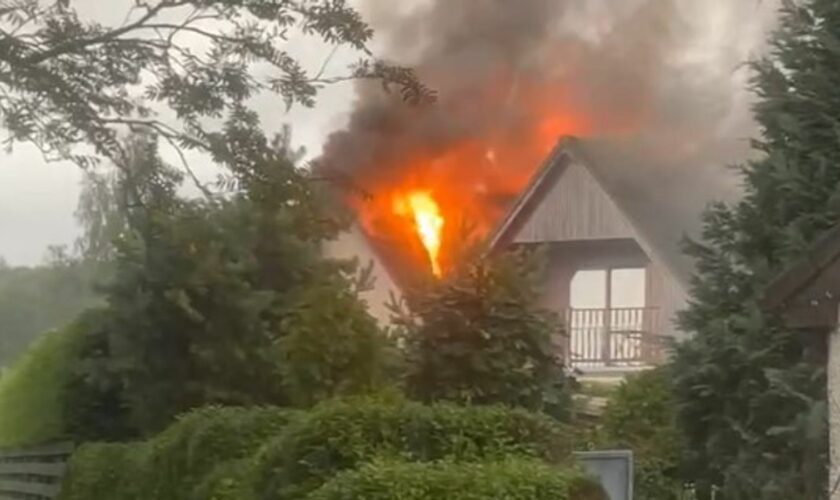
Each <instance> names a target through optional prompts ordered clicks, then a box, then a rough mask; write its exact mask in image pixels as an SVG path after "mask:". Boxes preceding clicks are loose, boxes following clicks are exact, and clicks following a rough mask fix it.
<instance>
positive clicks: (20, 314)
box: [0, 252, 98, 368]
mask: <svg viewBox="0 0 840 500" xmlns="http://www.w3.org/2000/svg"><path fill="white" fill-rule="evenodd" d="M53 257H54V258H50V259H49V260H48V261H47V262H46V263H45V264H44V265H41V266H38V267H31V268H21V267H8V266H5V267H4V266H0V368H2V367H4V366H6V367H8V366H9V365H11V364H12V362H13V361H14V360H15V359H16V358H17V357H18V356H19V355H21V354H22V353H23V352H24V350H25V349H26V348H27V347H29V345H30V344H31V343H32V342H34V341H35V340H36V339H38V337H39V336H40V335H41V334H42V333H45V332H47V331H48V330H51V329H54V328H61V327H63V326H64V325H66V324H67V323H69V322H71V321H72V320H73V319H74V318H75V317H76V316H77V315H78V314H79V313H80V312H81V311H83V310H84V309H86V308H88V307H91V306H93V305H96V303H97V298H96V295H95V293H94V285H95V283H96V281H97V279H98V277H97V271H96V269H95V267H94V266H91V265H89V264H87V263H85V262H81V261H77V260H74V259H68V258H65V257H62V256H61V255H60V253H59V252H54V253H53Z"/></svg>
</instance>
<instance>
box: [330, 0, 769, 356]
mask: <svg viewBox="0 0 840 500" xmlns="http://www.w3.org/2000/svg"><path fill="white" fill-rule="evenodd" d="M360 2H361V3H362V4H363V5H364V6H365V8H366V11H367V12H366V13H367V14H369V16H370V18H371V19H372V20H373V23H374V27H375V28H376V33H377V37H378V42H379V45H381V46H382V48H383V53H384V54H386V56H387V57H393V58H394V60H398V61H400V62H402V63H405V64H408V65H411V66H412V67H414V68H416V69H417V71H418V74H419V75H420V77H421V78H422V79H423V80H424V82H425V83H427V84H428V85H429V86H430V87H432V88H434V89H436V90H437V91H438V95H439V99H438V101H437V102H436V103H434V104H433V105H429V106H420V107H416V106H406V105H405V103H403V102H402V101H401V99H400V97H399V96H394V95H390V94H388V93H386V92H382V89H381V88H380V87H379V86H376V85H372V84H370V82H360V83H359V84H358V86H357V91H356V101H355V103H354V106H353V110H352V112H351V113H350V114H349V116H348V117H347V123H346V124H345V126H344V127H343V128H342V129H341V130H339V131H337V132H335V133H333V134H332V135H331V136H330V137H329V139H328V140H327V142H326V144H325V146H324V149H323V152H322V154H321V157H320V158H319V160H318V164H319V165H320V166H319V168H320V169H323V170H325V171H326V173H328V174H331V175H336V176H337V177H340V178H342V179H349V180H350V181H352V184H353V185H357V186H359V187H361V189H363V190H364V191H365V192H366V193H369V194H370V195H371V196H369V197H368V196H365V197H362V196H348V197H347V199H346V200H345V202H346V204H347V206H348V207H349V208H350V210H352V212H353V213H354V215H355V216H356V224H355V225H354V226H353V229H352V230H351V231H350V232H348V233H346V234H344V235H343V236H342V237H341V238H340V239H339V240H338V241H335V242H332V244H330V245H329V248H328V249H327V251H328V253H329V254H330V255H334V256H342V257H348V256H357V257H359V258H360V260H361V261H362V262H369V261H370V262H373V264H374V267H373V269H374V277H375V278H376V285H375V286H374V288H373V290H371V291H369V292H368V293H367V294H366V297H365V298H366V300H367V301H368V303H369V305H370V307H371V311H372V312H373V313H374V314H375V315H376V316H377V317H378V318H380V319H381V320H382V321H387V318H388V311H387V308H385V306H384V304H385V303H386V302H387V301H388V300H389V298H390V294H391V292H394V293H397V294H398V293H399V291H400V290H401V289H402V288H403V287H404V285H405V283H407V282H409V281H410V279H411V273H412V272H414V271H416V270H417V269H418V268H422V269H423V270H424V271H425V272H426V273H429V274H431V273H433V274H437V275H446V273H447V271H448V270H449V269H451V268H452V266H453V265H454V263H455V262H456V261H457V258H458V253H459V251H460V247H461V246H463V242H464V241H466V240H472V241H483V242H485V243H486V244H487V245H489V246H490V247H491V248H492V249H495V250H503V249H506V248H511V247H515V246H533V245H542V246H545V247H547V249H548V253H549V256H550V269H549V272H547V273H546V276H545V279H544V281H545V282H544V283H542V284H541V285H542V289H543V290H544V293H543V302H544V304H543V305H544V306H546V307H548V308H551V309H553V310H555V311H558V312H560V313H561V314H562V315H563V316H564V317H565V318H566V323H567V328H568V330H569V336H568V345H567V346H566V347H567V349H566V351H567V353H568V355H569V357H570V359H571V361H572V363H573V364H575V365H577V366H578V367H581V368H587V369H594V370H602V369H606V370H612V369H618V370H629V369H636V368H637V367H643V366H647V365H650V364H653V363H656V362H657V361H658V359H659V358H660V356H661V351H660V349H658V348H657V346H658V344H659V340H660V339H661V338H669V337H670V338H674V337H679V336H680V335H682V333H681V332H679V331H678V329H677V328H676V327H675V326H674V322H673V320H674V316H675V313H676V311H678V310H679V309H680V308H681V307H682V305H683V304H684V302H685V300H686V288H687V283H688V280H689V276H690V274H691V269H690V264H688V263H687V262H686V259H685V258H684V257H683V256H682V253H681V248H680V243H681V240H682V238H683V236H684V235H686V234H689V235H697V233H698V228H699V226H700V221H701V219H700V213H701V212H702V209H703V208H704V207H705V205H706V204H707V203H708V202H710V201H712V200H726V199H733V198H734V197H735V196H737V194H738V193H737V186H736V185H735V182H734V181H733V176H731V175H730V174H729V173H728V172H727V170H726V169H725V168H724V167H723V166H724V165H726V164H730V163H732V162H737V161H740V160H743V159H745V158H746V155H747V153H746V152H747V151H748V149H749V144H748V142H747V141H745V140H743V138H744V137H749V136H750V135H752V121H751V119H750V115H749V101H748V99H747V98H746V91H744V90H742V89H743V88H744V82H743V77H744V75H745V73H744V72H741V71H735V70H734V68H737V67H739V65H740V64H741V63H742V62H743V61H744V60H746V59H748V58H749V54H750V52H751V51H752V50H753V48H754V47H755V45H754V44H753V43H752V42H751V41H750V40H751V37H752V36H753V35H756V33H751V32H748V31H745V30H744V29H743V28H744V26H743V22H742V20H743V19H744V18H745V17H746V16H752V15H756V14H757V11H756V6H754V5H751V2H744V3H738V2H735V3H733V2H726V1H724V0H710V1H709V2H694V1H691V0H627V1H622V2H594V1H593V2H589V1H587V2H576V1H572V0H529V1H527V2H511V1H508V0H474V1H470V2H448V1H443V0H424V1H418V2H404V3H402V2H401V3H399V7H397V5H396V4H395V3H385V2H379V1H364V0H360ZM747 4H750V5H747ZM762 9H763V10H764V9H765V7H762ZM766 10H772V9H770V8H767V9H766ZM707 23H708V25H707ZM760 24H761V23H757V24H756V26H760ZM712 28H714V29H712ZM710 32H714V33H715V34H716V36H720V39H721V41H722V43H719V44H712V43H711V42H710V40H709V39H708V38H704V36H701V35H702V34H704V33H710ZM759 34H760V33H759ZM756 39H758V37H757V38H756ZM733 47H735V48H733ZM720 68H726V69H725V70H720ZM571 136H574V137H582V138H586V139H583V140H571V139H566V140H560V138H562V137H571ZM595 138H597V139H595ZM558 140H560V142H559V143H558Z"/></svg>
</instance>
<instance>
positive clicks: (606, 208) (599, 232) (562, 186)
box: [512, 161, 636, 243]
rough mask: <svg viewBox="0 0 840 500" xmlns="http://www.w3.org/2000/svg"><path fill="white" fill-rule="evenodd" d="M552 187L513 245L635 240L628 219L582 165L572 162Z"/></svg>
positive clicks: (517, 233) (520, 230)
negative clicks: (621, 239)
mask: <svg viewBox="0 0 840 500" xmlns="http://www.w3.org/2000/svg"><path fill="white" fill-rule="evenodd" d="M552 184H553V185H552V186H551V189H548V190H547V192H546V193H545V195H544V196H543V197H542V199H541V201H540V202H539V203H538V204H536V205H535V207H534V209H533V210H532V211H531V213H530V214H529V215H528V216H527V217H526V218H525V219H524V221H523V223H522V225H521V227H520V228H519V230H518V231H517V232H516V235H515V236H514V238H513V240H512V243H542V242H560V241H580V240H608V239H618V238H635V236H636V235H635V234H634V232H633V229H632V226H631V224H630V222H629V221H628V220H627V217H625V216H624V214H623V213H622V212H621V209H619V208H618V206H617V205H616V204H615V202H614V201H613V200H612V198H610V196H609V195H608V194H607V192H606V191H604V188H603V187H602V186H601V185H600V184H599V183H598V181H597V180H595V178H594V177H593V176H592V174H591V173H590V172H589V170H588V169H587V168H586V167H584V166H583V165H582V164H580V163H579V162H574V161H573V162H571V163H569V164H568V165H567V166H566V168H564V169H563V171H562V172H561V173H559V175H558V176H557V180H556V181H554V182H553V183H552Z"/></svg>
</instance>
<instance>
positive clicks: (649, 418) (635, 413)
mask: <svg viewBox="0 0 840 500" xmlns="http://www.w3.org/2000/svg"><path fill="white" fill-rule="evenodd" d="M671 380H672V377H671V376H670V375H669V370H668V368H667V367H666V368H658V369H655V370H649V371H646V372H643V373H640V374H637V375H635V376H632V377H629V378H628V379H627V380H626V381H625V382H624V383H623V384H622V385H621V386H620V387H619V388H618V389H617V390H616V391H615V393H614V394H613V396H612V397H611V398H610V400H609V402H608V404H607V407H606V409H605V412H604V416H603V426H602V428H601V436H600V444H601V446H603V447H617V448H629V449H631V450H633V453H634V458H635V481H634V484H635V488H636V493H637V495H638V496H639V497H640V498H645V499H648V498H649V499H655V500H678V499H679V498H681V496H680V495H681V494H682V490H683V481H682V480H681V478H680V472H681V471H680V462H681V459H682V456H683V452H684V446H683V443H682V436H681V434H680V432H679V430H678V429H677V427H676V422H675V418H676V409H675V404H674V397H673V386H672V382H671Z"/></svg>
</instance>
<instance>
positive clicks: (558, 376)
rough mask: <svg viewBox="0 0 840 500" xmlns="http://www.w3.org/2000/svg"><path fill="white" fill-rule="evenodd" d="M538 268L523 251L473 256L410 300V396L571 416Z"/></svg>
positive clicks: (556, 328) (406, 316) (402, 320)
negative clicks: (542, 304) (542, 302)
mask: <svg viewBox="0 0 840 500" xmlns="http://www.w3.org/2000/svg"><path fill="white" fill-rule="evenodd" d="M537 263H538V261H537V259H534V258H533V256H532V255H529V254H526V253H524V252H516V253H510V254H504V255H499V256H492V257H477V258H472V259H469V260H467V261H466V263H465V264H464V265H463V266H461V268H459V269H456V270H453V272H451V273H450V274H449V275H448V276H447V277H445V278H444V279H443V280H440V281H435V282H432V283H428V284H427V285H426V286H425V287H423V288H420V289H418V290H415V291H414V292H413V293H411V294H409V296H408V299H407V303H408V309H407V311H402V312H400V314H399V315H398V317H397V321H396V325H397V327H398V329H399V334H400V336H401V338H402V339H403V341H404V345H405V349H406V352H407V357H408V360H407V365H408V367H407V374H406V386H407V390H408V393H409V394H410V395H411V396H413V397H416V398H418V399H420V400H421V401H426V402H429V401H439V400H444V401H455V402H460V403H470V404H494V403H500V404H507V405H513V406H520V407H524V408H528V409H531V410H537V411H545V412H547V413H549V414H552V415H554V416H557V417H561V416H565V415H566V413H567V411H568V409H569V405H568V401H567V392H568V391H566V384H565V380H566V376H565V374H564V371H563V364H562V360H561V358H560V356H559V355H558V349H557V345H556V344H555V342H556V340H557V339H558V338H560V336H561V334H562V328H561V327H560V323H559V322H558V320H557V318H556V317H555V316H554V315H553V314H551V313H550V312H548V311H546V310H544V309H541V308H540V306H539V305H538V304H539V302H538V295H537V292H536V288H535V285H534V284H535V283H536V280H535V278H536V276H535V273H536V272H537V271H538V267H539V266H538V265H537Z"/></svg>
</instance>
